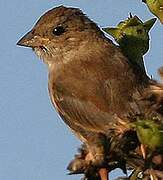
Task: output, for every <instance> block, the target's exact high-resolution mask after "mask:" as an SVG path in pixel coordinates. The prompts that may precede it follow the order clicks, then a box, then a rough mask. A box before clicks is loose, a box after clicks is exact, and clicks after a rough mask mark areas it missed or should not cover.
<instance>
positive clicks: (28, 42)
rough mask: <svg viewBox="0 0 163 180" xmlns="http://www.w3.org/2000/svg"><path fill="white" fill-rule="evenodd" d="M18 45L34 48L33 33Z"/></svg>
mask: <svg viewBox="0 0 163 180" xmlns="http://www.w3.org/2000/svg"><path fill="white" fill-rule="evenodd" d="M17 45H19V46H25V47H33V45H34V34H33V32H32V31H29V32H28V33H27V34H25V35H24V36H23V37H22V38H21V39H20V40H19V41H18V42H17Z"/></svg>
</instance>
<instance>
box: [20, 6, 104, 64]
mask: <svg viewBox="0 0 163 180" xmlns="http://www.w3.org/2000/svg"><path fill="white" fill-rule="evenodd" d="M101 35H102V36H103V33H102V32H101V31H99V28H98V27H97V25H96V24H95V23H94V22H93V21H91V20H90V19H89V18H88V17H86V16H85V15H84V14H83V13H82V11H81V10H79V9H77V8H67V7H64V6H59V7H56V8H53V9H51V10H49V11H48V12H46V13H45V14H44V15H43V16H41V18H40V19H39V20H38V22H37V23H36V24H35V25H34V27H33V28H32V30H31V31H30V32H28V33H27V34H26V35H25V36H24V37H23V38H21V39H20V40H19V41H18V43H17V45H20V46H26V47H31V48H32V49H33V50H34V51H35V52H36V54H37V55H38V56H39V57H40V58H41V59H43V60H44V61H45V62H46V63H48V64H49V63H50V61H52V60H53V61H54V59H62V57H64V56H66V53H67V54H68V53H69V51H73V52H75V50H77V51H78V50H79V48H80V47H81V46H82V45H83V44H84V43H86V42H87V41H90V40H92V39H93V38H94V36H101ZM88 48H89V47H88ZM77 51H76V52H77ZM70 54H71V53H70Z"/></svg>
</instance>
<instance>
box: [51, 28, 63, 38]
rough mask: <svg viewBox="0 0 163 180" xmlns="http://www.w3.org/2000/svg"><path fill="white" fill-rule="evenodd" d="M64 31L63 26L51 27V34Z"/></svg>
mask: <svg viewBox="0 0 163 180" xmlns="http://www.w3.org/2000/svg"><path fill="white" fill-rule="evenodd" d="M64 32H65V29H64V27H63V26H57V27H55V28H54V29H53V34H54V35H56V36H60V35H61V34H63V33H64Z"/></svg>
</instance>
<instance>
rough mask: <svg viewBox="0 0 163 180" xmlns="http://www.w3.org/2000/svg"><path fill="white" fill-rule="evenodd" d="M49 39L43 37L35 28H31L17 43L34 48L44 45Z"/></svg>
mask: <svg viewBox="0 0 163 180" xmlns="http://www.w3.org/2000/svg"><path fill="white" fill-rule="evenodd" d="M47 40H48V39H45V38H41V37H40V36H39V35H38V34H36V33H35V31H34V30H31V31H29V32H28V33H27V34H25V35H24V36H23V37H22V38H21V39H20V40H19V41H18V42H17V45H19V46H25V47H31V48H34V47H39V46H42V45H43V44H44V43H45V41H46V42H47Z"/></svg>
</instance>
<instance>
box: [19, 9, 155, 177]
mask: <svg viewBox="0 0 163 180" xmlns="http://www.w3.org/2000/svg"><path fill="white" fill-rule="evenodd" d="M17 45H19V46H25V47H30V48H32V49H33V50H34V52H35V53H36V55H37V56H38V57H39V58H40V59H42V60H43V62H44V63H46V64H47V67H48V77H49V78H48V89H49V95H50V98H51V102H52V104H53V106H54V107H55V109H56V111H57V112H58V113H59V115H60V116H61V118H62V119H63V121H64V122H65V123H66V124H67V125H68V127H69V128H70V129H71V131H72V132H73V133H74V134H75V135H76V136H77V137H78V138H79V139H80V140H81V141H82V142H83V143H84V144H85V145H86V147H87V149H89V153H88V156H87V159H89V164H90V165H91V166H92V167H98V168H97V169H98V174H99V176H100V178H101V180H107V179H108V176H107V172H108V170H107V168H106V166H107V164H108V162H107V158H108V153H109V148H110V142H111V141H110V139H112V138H113V139H114V137H117V136H118V135H119V134H122V136H123V133H124V132H125V131H126V129H127V128H128V126H127V124H128V122H129V121H130V119H131V118H130V116H134V115H135V114H136V115H138V114H143V113H144V111H145V109H146V106H145V103H144V101H146V100H143V101H141V102H140V100H139V99H140V97H142V94H143V91H144V89H147V88H148V87H149V85H150V84H151V83H150V79H149V77H148V76H147V75H146V74H145V73H142V72H140V71H139V70H138V68H137V66H136V65H135V64H132V63H131V62H130V61H129V60H128V58H126V57H125V56H124V55H123V53H122V51H121V49H120V48H119V47H117V46H116V45H115V44H114V43H113V42H112V41H111V40H110V39H108V38H107V37H106V36H105V34H104V33H103V31H102V30H101V29H100V28H99V27H98V26H97V24H96V23H94V22H93V21H92V20H91V19H90V18H88V17H87V16H86V15H85V14H84V13H83V12H82V11H81V10H80V9H78V8H73V7H65V6H59V7H54V8H53V9H51V10H49V11H47V12H46V13H45V14H43V15H42V16H41V17H40V19H39V20H38V21H37V23H36V24H35V25H34V27H33V28H32V29H31V30H30V31H29V32H28V33H27V34H25V35H24V36H23V37H22V38H21V39H20V40H19V41H18V42H17ZM147 101H148V100H147ZM139 102H140V103H139ZM152 114H153V113H152ZM154 114H155V112H154ZM120 137H121V135H120ZM115 143H116V142H115Z"/></svg>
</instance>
